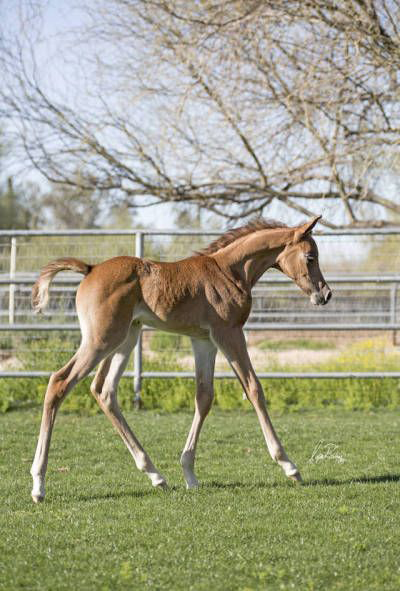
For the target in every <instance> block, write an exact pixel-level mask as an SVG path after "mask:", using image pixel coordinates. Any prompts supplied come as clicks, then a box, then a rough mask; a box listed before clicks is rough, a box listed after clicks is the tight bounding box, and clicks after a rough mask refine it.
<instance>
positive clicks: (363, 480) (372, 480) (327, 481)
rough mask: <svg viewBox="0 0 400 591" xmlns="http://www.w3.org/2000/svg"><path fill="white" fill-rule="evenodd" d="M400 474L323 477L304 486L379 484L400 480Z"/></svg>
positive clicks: (305, 483)
mask: <svg viewBox="0 0 400 591" xmlns="http://www.w3.org/2000/svg"><path fill="white" fill-rule="evenodd" d="M399 481H400V474H382V475H380V476H361V477H359V478H348V479H347V480H337V479H336V478H323V479H322V480H309V481H308V482H304V483H303V486H342V485H344V484H377V483H380V482H399Z"/></svg>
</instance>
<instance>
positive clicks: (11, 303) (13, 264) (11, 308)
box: [8, 236, 17, 324]
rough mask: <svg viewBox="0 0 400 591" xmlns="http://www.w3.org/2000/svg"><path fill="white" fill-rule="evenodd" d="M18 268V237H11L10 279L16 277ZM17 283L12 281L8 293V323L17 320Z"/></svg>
mask: <svg viewBox="0 0 400 591" xmlns="http://www.w3.org/2000/svg"><path fill="white" fill-rule="evenodd" d="M16 270H17V238H16V237H15V236H12V237H11V249H10V281H11V280H12V279H15V272H16ZM15 287H16V286H15V283H11V282H10V287H9V295H8V323H9V324H14V321H15Z"/></svg>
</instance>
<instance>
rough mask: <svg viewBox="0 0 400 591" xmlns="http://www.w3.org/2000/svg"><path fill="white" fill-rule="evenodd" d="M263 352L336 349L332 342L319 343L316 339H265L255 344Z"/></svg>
mask: <svg viewBox="0 0 400 591" xmlns="http://www.w3.org/2000/svg"><path fill="white" fill-rule="evenodd" d="M257 347H259V348H260V349H262V350H263V351H292V350H294V349H300V350H307V351H320V350H321V349H336V347H337V345H336V343H335V342H333V341H321V340H317V339H285V340H279V339H275V340H271V339H265V340H264V341H261V342H260V343H258V344H257Z"/></svg>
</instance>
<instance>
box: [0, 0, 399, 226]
mask: <svg viewBox="0 0 400 591" xmlns="http://www.w3.org/2000/svg"><path fill="white" fill-rule="evenodd" d="M35 22H37V20H36V21H35ZM399 27H400V6H399V3H398V2H397V0H341V1H340V2H339V1H335V0H324V1H322V0H299V1H292V0H287V1H285V0H264V1H261V0H230V1H225V2H220V1H217V0H198V1H196V2H195V1H193V2H187V0H108V1H107V2H105V1H104V0H92V1H91V2H90V3H89V5H88V8H87V12H86V18H85V20H84V24H83V27H82V29H81V30H80V31H75V32H74V34H73V36H72V38H71V39H72V41H73V42H72V43H71V44H70V45H68V53H67V55H68V60H69V61H66V62H65V63H66V66H65V72H64V73H63V74H62V76H61V75H60V73H58V74H57V75H56V76H55V84H54V85H53V86H56V87H57V92H55V91H54V89H53V91H52V90H51V88H50V85H49V84H48V83H47V82H46V80H45V79H43V72H42V71H39V68H38V66H37V56H36V57H35V55H34V52H33V51H32V52H31V53H29V52H27V50H26V46H25V48H21V47H20V46H19V45H18V44H10V40H8V41H7V40H6V41H5V42H4V43H3V47H2V51H1V52H0V53H1V56H2V57H1V59H2V65H3V68H4V70H5V71H6V72H8V83H7V84H4V85H3V87H2V88H1V90H0V93H1V95H2V98H3V114H4V115H5V116H7V117H12V120H13V125H14V128H18V129H19V132H20V137H21V138H22V139H23V142H24V148H25V151H26V153H27V154H28V155H29V157H30V159H31V161H32V162H33V163H34V165H35V167H36V168H38V169H39V170H40V171H41V172H42V173H43V174H44V175H45V176H46V177H47V178H48V179H49V180H51V181H52V182H61V183H66V184H69V183H70V184H74V185H76V184H77V183H78V182H79V186H80V187H81V189H83V190H89V191H90V190H93V189H96V190H98V191H101V192H102V194H103V193H104V192H107V193H108V194H109V195H113V196H114V197H115V198H119V199H121V200H123V201H124V202H125V203H128V204H130V205H142V206H144V205H150V204H153V203H159V202H165V201H170V202H175V203H180V202H186V203H190V202H192V203H195V204H197V205H199V206H201V207H204V208H207V209H209V210H210V211H213V212H217V213H219V214H222V215H225V216H227V217H230V218H239V217H243V216H248V215H254V214H258V213H262V212H264V214H265V213H267V214H268V211H270V210H271V209H272V208H273V207H274V204H280V206H281V207H283V208H289V210H292V211H295V212H301V213H303V214H307V215H310V214H312V213H320V212H321V211H322V212H324V213H325V214H326V215H325V223H326V224H327V225H329V226H331V227H334V226H346V225H350V226H357V225H359V226H371V225H381V224H385V223H390V222H393V221H395V220H398V216H399V214H400V200H399V198H398V196H397V188H398V187H397V185H398V181H397V173H398V170H399V137H400V136H399V131H400V91H399V71H400V68H399V66H400V36H399ZM74 56H75V57H76V58H77V61H78V59H79V64H80V69H79V70H77V69H76V68H75V69H74V68H72V66H71V62H72V61H73V58H74ZM77 72H78V73H79V75H78V74H77ZM53 82H54V80H53ZM77 97H78V98H77ZM0 113H1V109H0ZM77 170H79V174H78V175H77V174H76V171H77ZM78 179H79V180H78Z"/></svg>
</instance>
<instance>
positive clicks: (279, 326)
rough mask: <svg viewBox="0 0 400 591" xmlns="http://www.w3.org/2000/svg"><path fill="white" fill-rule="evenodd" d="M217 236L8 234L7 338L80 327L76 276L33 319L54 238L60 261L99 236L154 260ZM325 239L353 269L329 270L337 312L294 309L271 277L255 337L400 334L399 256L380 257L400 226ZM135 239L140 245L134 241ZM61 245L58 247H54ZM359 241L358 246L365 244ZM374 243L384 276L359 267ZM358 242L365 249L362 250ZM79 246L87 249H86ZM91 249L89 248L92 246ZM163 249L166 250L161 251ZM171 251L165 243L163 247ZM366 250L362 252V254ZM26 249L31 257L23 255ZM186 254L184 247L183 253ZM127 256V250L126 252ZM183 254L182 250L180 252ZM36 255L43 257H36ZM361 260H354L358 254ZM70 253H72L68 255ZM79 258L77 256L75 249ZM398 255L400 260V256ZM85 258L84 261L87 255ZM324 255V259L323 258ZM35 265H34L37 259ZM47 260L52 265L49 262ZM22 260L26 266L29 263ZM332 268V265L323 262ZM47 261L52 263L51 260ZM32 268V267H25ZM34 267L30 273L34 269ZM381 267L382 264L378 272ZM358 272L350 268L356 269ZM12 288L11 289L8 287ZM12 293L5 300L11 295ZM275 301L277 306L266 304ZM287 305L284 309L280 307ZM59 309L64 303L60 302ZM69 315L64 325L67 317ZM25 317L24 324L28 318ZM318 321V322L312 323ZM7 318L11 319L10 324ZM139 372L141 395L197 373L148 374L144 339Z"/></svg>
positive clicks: (353, 374) (257, 311)
mask: <svg viewBox="0 0 400 591" xmlns="http://www.w3.org/2000/svg"><path fill="white" fill-rule="evenodd" d="M219 234H220V232H217V231H214V230H212V231H193V230H154V231H151V230H144V229H132V230H61V231H26V230H3V231H0V301H3V299H4V302H5V303H4V302H3V304H4V305H3V304H2V305H1V306H0V334H1V333H3V334H4V333H6V332H10V333H16V334H20V333H29V334H30V333H35V334H36V333H37V334H41V333H44V332H50V331H51V332H59V331H73V332H76V331H78V330H79V326H78V324H77V323H75V322H71V318H74V317H76V314H75V311H74V309H73V307H72V304H71V302H72V301H73V296H74V293H75V289H76V286H77V284H78V283H79V282H80V280H81V277H80V276H79V275H74V274H70V276H69V277H68V278H66V277H62V276H61V277H57V278H56V279H55V280H54V283H53V286H54V287H53V289H54V291H53V293H54V294H55V295H57V297H58V296H60V298H61V299H62V300H63V301H64V303H65V302H67V303H68V306H69V308H68V309H63V310H62V309H61V308H60V307H59V308H54V309H51V310H50V311H49V312H48V313H46V314H45V315H44V316H43V317H42V318H41V319H37V321H36V322H32V318H33V317H34V315H33V313H32V311H31V310H30V309H29V296H30V287H31V284H32V283H33V282H34V280H35V278H36V277H37V274H38V271H39V268H40V266H41V264H42V263H41V262H40V261H41V259H42V258H43V256H44V253H42V246H43V249H45V245H47V242H45V241H46V240H47V239H48V240H49V241H50V242H49V243H48V246H46V248H48V250H49V253H48V256H47V255H46V256H47V260H50V259H51V258H56V256H52V254H51V251H52V249H54V248H55V246H57V247H61V246H62V248H65V249H67V250H68V248H69V245H72V246H74V247H75V248H76V247H77V244H76V240H77V238H81V239H82V240H84V239H86V238H88V237H93V238H104V240H106V239H108V238H113V237H115V238H117V237H119V238H126V239H128V242H127V243H124V245H125V246H127V247H128V250H129V252H127V253H126V254H134V255H135V256H138V257H143V256H148V255H147V253H146V248H147V247H149V246H151V247H152V248H153V250H154V248H155V247H154V240H166V239H169V240H174V239H179V240H181V239H187V238H193V241H196V240H201V239H202V238H203V237H205V236H206V237H211V238H212V237H214V236H218V235H219ZM315 234H316V235H317V236H319V237H320V238H319V240H318V241H319V242H320V241H321V244H322V245H323V244H324V243H326V251H327V253H328V254H329V252H330V250H331V249H332V248H336V249H339V251H340V253H341V256H342V257H343V260H344V261H346V265H345V266H347V268H346V270H345V271H344V272H343V273H338V270H337V268H335V269H332V270H330V271H329V270H328V272H327V273H326V277H327V280H328V282H329V283H332V284H333V286H334V291H335V292H336V300H334V302H335V301H337V302H338V304H334V306H337V307H336V308H335V307H334V308H331V309H332V310H333V311H330V310H329V309H328V310H327V309H325V308H324V310H323V311H321V312H316V311H315V310H314V311H313V312H311V310H308V309H307V308H306V307H305V304H304V300H300V298H299V299H298V300H296V305H295V306H293V300H294V298H297V295H296V288H295V287H294V286H293V283H292V282H291V281H290V280H288V279H287V278H286V277H285V276H282V275H280V274H278V273H271V274H267V275H265V276H264V277H263V278H262V280H261V281H260V282H259V283H258V284H257V286H256V287H255V289H254V302H255V304H254V307H253V311H252V316H251V317H250V320H249V322H248V323H247V324H246V327H245V329H246V331H247V333H248V334H249V333H250V334H251V333H260V332H265V333H266V334H268V333H289V332H293V331H294V332H296V333H297V332H299V331H302V332H311V333H325V332H327V333H334V332H343V333H347V334H349V333H350V334H351V333H352V332H353V331H357V332H358V331H360V332H365V333H371V332H375V331H379V332H392V333H393V335H396V333H397V331H400V322H398V318H399V309H398V308H399V305H400V302H399V298H398V290H399V286H400V275H399V274H397V273H396V272H395V270H397V268H399V266H398V265H397V264H396V260H397V259H396V260H395V258H394V255H393V256H392V259H393V260H392V263H391V266H388V265H389V263H390V261H389V257H388V254H387V249H386V251H385V250H382V252H380V250H379V246H381V245H382V244H383V245H384V244H387V241H388V240H391V241H392V243H391V245H390V244H389V251H390V249H391V251H390V252H392V253H394V252H396V253H397V252H399V253H400V228H398V227H393V228H383V229H375V228H373V229H340V230H329V231H325V230H323V231H318V232H315ZM58 237H59V238H68V239H70V242H68V243H67V242H65V243H64V242H63V243H62V245H59V244H57V243H55V242H54V239H56V238H58ZM130 239H132V240H130ZM35 240H42V242H40V245H39V246H35V242H34V241H35ZM52 240H53V242H52ZM324 241H325V242H324ZM357 241H358V242H357ZM371 241H376V243H377V245H378V248H377V249H376V255H375V256H377V257H381V259H380V260H381V261H382V262H383V263H384V265H383V264H382V265H381V267H382V268H383V269H384V270H383V272H379V273H377V272H376V271H375V272H374V270H369V269H368V268H362V269H360V270H358V269H351V263H352V259H353V258H354V260H355V259H356V258H357V256H358V257H359V259H360V260H361V258H360V253H362V252H363V250H364V251H366V250H368V249H369V248H370V245H371V244H372V242H371ZM357 245H358V247H357ZM78 246H79V245H78ZM192 246H193V245H192V244H191V241H190V242H187V243H186V242H185V243H184V244H183V251H182V252H185V253H186V254H189V253H190V248H191V247H192ZM89 247H90V244H89V245H88V248H89ZM157 248H158V247H157ZM163 248H164V250H165V243H163V245H162V246H161V247H160V249H161V250H162V249H163ZM357 248H358V250H357ZM21 250H22V251H23V254H21ZM181 250H182V249H181ZM124 252H125V251H124ZM175 252H176V253H175ZM182 252H181V251H179V253H178V248H177V249H176V251H174V253H173V254H171V253H169V254H170V256H171V258H175V259H176V258H180V257H181V256H182ZM33 253H35V254H34V255H33ZM353 255H354V256H353ZM64 256H69V253H68V252H65V253H64ZM73 256H77V255H76V253H75V252H74V255H73ZM109 256H113V254H110V255H107V251H106V250H104V251H101V253H99V254H98V255H97V257H98V258H109ZM396 256H400V255H397V254H396ZM82 258H84V257H83V256H82ZM321 258H322V257H321ZM31 260H32V261H33V263H32V264H30V261H31ZM47 260H45V262H47ZM21 261H22V263H23V264H22V263H21ZM322 263H324V260H322ZM43 264H44V263H43ZM23 267H25V268H23ZM27 267H29V268H27ZM377 268H379V265H375V269H377ZM349 269H350V271H349ZM3 286H4V287H3ZM3 296H4V297H3ZM267 296H268V297H269V300H271V301H272V302H273V303H274V302H275V304H276V305H275V307H274V306H273V305H269V304H266V303H265V302H266V300H267ZM278 304H279V305H278ZM57 305H58V304H57ZM60 316H62V318H63V320H62V322H60V321H59V317H60ZM21 318H23V321H20V319H21ZM310 318H312V320H310ZM2 319H7V321H6V322H4V321H3V322H2ZM152 330H153V329H151V328H149V327H144V331H145V332H148V331H152ZM133 368H134V369H133V371H126V372H125V374H124V377H127V378H131V379H132V378H133V380H134V392H135V398H136V399H137V400H138V399H139V398H140V390H141V383H142V379H143V378H176V377H181V378H193V377H194V372H192V371H144V369H143V341H142V338H140V339H139V341H138V343H137V346H136V347H135V350H134V355H133ZM257 373H258V375H259V377H261V378H268V379H276V378H288V379H292V378H296V379H298V378H322V379H328V378H335V379H339V378H340V379H341V378H375V377H390V378H400V372H397V371H362V372H361V371H332V372H327V371H311V372H307V371H304V372H296V371H288V372H284V371H274V372H271V371H268V372H266V371H258V372H257ZM49 375H50V372H48V371H42V370H32V371H25V370H23V369H21V370H14V369H2V370H1V371H0V377H4V378H5V377H7V378H16V377H32V378H36V377H47V376H49ZM215 375H216V377H217V378H230V377H233V374H232V373H230V372H224V371H223V372H216V374H215Z"/></svg>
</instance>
